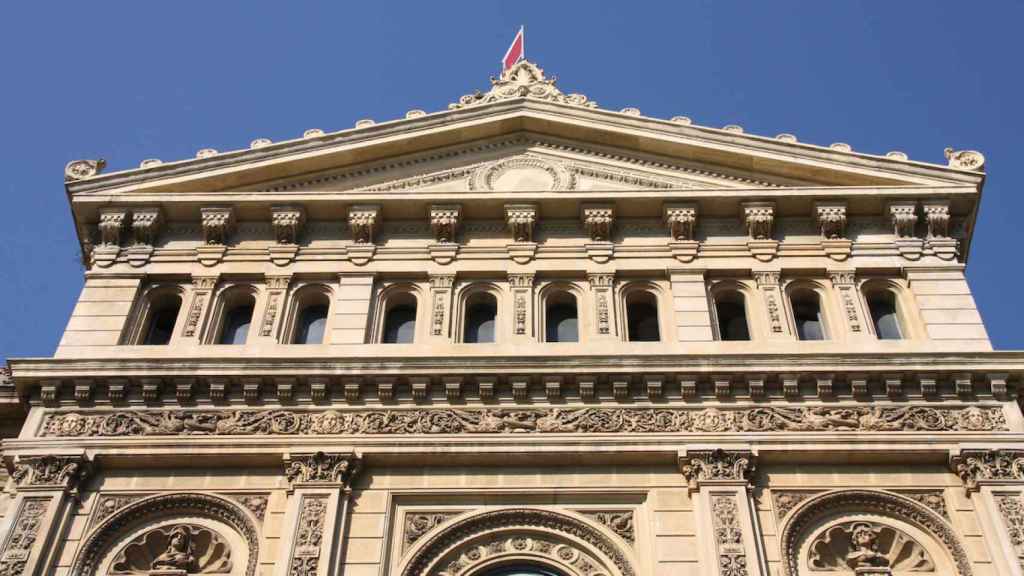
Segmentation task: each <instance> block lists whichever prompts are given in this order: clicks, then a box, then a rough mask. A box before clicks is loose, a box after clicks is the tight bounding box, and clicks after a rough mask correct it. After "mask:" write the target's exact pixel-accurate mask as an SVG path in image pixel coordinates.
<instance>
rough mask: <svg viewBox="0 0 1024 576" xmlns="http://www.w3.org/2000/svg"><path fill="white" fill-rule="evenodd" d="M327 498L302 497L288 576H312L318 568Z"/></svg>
mask: <svg viewBox="0 0 1024 576" xmlns="http://www.w3.org/2000/svg"><path fill="white" fill-rule="evenodd" d="M326 518H327V498H326V497H324V496H303V497H302V505H301V506H300V508H299V521H298V526H297V527H296V529H295V542H294V544H292V557H291V562H290V563H289V566H288V574H289V576H314V575H315V574H316V573H317V571H318V569H319V567H320V544H321V543H322V542H323V534H324V521H325V519H326Z"/></svg>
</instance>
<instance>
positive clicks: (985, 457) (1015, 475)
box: [949, 448, 1024, 493]
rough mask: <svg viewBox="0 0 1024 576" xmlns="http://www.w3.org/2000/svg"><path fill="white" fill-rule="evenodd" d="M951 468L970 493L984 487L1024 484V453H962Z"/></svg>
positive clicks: (995, 450)
mask: <svg viewBox="0 0 1024 576" xmlns="http://www.w3.org/2000/svg"><path fill="white" fill-rule="evenodd" d="M949 465H950V468H952V469H953V472H954V473H956V475H957V476H959V477H960V479H961V480H962V481H963V483H964V488H965V489H966V490H967V492H968V493H971V492H976V491H977V490H979V489H980V487H981V486H982V485H984V484H992V485H999V484H1004V485H1005V484H1017V485H1020V484H1021V483H1024V450H1010V449H1000V448H994V449H992V450H962V451H960V453H958V454H953V455H952V456H951V457H950V459H949Z"/></svg>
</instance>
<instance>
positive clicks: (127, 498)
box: [94, 494, 146, 522]
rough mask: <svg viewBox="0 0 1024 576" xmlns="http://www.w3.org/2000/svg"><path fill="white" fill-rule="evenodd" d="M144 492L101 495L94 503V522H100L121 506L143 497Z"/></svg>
mask: <svg viewBox="0 0 1024 576" xmlns="http://www.w3.org/2000/svg"><path fill="white" fill-rule="evenodd" d="M145 496H146V495H144V494H118V495H113V496H108V495H104V496H101V497H100V499H99V502H97V503H96V512H95V514H96V516H95V520H94V522H102V521H103V520H105V519H106V518H108V517H109V516H110V515H111V514H113V513H114V512H117V511H118V510H120V509H121V508H124V507H125V506H127V505H129V504H131V503H132V502H135V501H136V500H139V499H141V498H144V497H145Z"/></svg>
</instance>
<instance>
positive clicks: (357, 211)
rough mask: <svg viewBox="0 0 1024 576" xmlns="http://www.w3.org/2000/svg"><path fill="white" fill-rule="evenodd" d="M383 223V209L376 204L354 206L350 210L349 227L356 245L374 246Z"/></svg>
mask: <svg viewBox="0 0 1024 576" xmlns="http://www.w3.org/2000/svg"><path fill="white" fill-rule="evenodd" d="M380 223H381V208H380V206H379V205H376V204H364V205H357V206H352V207H351V208H349V209H348V227H349V229H350V230H351V231H352V241H353V242H355V243H356V244H373V243H374V239H375V238H376V236H377V229H378V227H379V226H380Z"/></svg>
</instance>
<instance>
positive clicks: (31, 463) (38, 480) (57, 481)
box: [11, 456, 90, 490]
mask: <svg viewBox="0 0 1024 576" xmlns="http://www.w3.org/2000/svg"><path fill="white" fill-rule="evenodd" d="M89 472H90V469H89V462H88V461H87V460H85V459H84V458H83V457H81V456H28V457H26V456H19V457H17V458H16V459H15V461H14V472H12V473H11V478H12V479H14V482H15V483H16V484H17V485H18V487H19V488H53V489H67V490H74V489H75V488H77V487H78V485H79V484H80V483H82V482H84V481H85V479H86V478H87V477H88V476H89Z"/></svg>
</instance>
